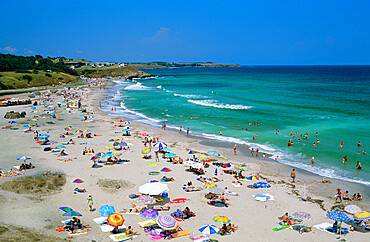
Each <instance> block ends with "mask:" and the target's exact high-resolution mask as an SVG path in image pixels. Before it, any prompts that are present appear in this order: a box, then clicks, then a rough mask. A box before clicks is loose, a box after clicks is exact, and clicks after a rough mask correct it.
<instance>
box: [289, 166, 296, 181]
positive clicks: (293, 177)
mask: <svg viewBox="0 0 370 242" xmlns="http://www.w3.org/2000/svg"><path fill="white" fill-rule="evenodd" d="M290 178H291V179H292V183H294V182H295V181H294V180H295V169H293V170H292V172H291V173H290Z"/></svg>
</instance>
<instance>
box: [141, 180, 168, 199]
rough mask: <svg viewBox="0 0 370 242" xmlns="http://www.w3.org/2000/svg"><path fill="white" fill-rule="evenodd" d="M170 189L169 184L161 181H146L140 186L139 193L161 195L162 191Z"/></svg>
mask: <svg viewBox="0 0 370 242" xmlns="http://www.w3.org/2000/svg"><path fill="white" fill-rule="evenodd" d="M165 191H168V186H167V185H166V184H164V183H161V182H152V183H145V184H144V185H142V186H140V187H139V193H142V194H148V195H154V196H155V195H159V194H161V193H162V192H165Z"/></svg>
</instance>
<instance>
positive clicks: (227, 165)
mask: <svg viewBox="0 0 370 242" xmlns="http://www.w3.org/2000/svg"><path fill="white" fill-rule="evenodd" d="M222 167H223V168H229V167H231V164H230V163H226V164H225V165H223V166H222Z"/></svg>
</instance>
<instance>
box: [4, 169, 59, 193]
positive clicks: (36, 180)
mask: <svg viewBox="0 0 370 242" xmlns="http://www.w3.org/2000/svg"><path fill="white" fill-rule="evenodd" d="M65 184H66V177H65V175H64V174H62V173H53V172H46V173H40V174H36V175H34V176H26V177H22V178H18V179H14V180H12V181H7V182H4V183H3V184H2V185H1V189H3V190H5V191H10V192H15V193H18V194H33V195H39V196H46V195H51V194H53V193H55V192H59V191H61V190H62V188H63V186H64V185H65Z"/></svg>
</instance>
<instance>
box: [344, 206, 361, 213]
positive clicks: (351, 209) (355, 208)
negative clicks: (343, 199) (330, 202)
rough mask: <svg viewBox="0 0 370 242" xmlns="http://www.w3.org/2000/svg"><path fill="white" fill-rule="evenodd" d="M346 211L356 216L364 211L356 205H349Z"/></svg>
mask: <svg viewBox="0 0 370 242" xmlns="http://www.w3.org/2000/svg"><path fill="white" fill-rule="evenodd" d="M344 210H345V211H346V212H348V213H350V214H355V213H358V212H361V211H362V209H361V208H360V207H359V206H356V205H347V206H346V207H345V208H344Z"/></svg>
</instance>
